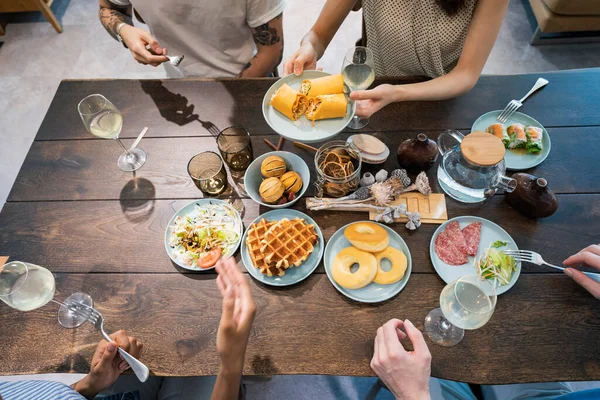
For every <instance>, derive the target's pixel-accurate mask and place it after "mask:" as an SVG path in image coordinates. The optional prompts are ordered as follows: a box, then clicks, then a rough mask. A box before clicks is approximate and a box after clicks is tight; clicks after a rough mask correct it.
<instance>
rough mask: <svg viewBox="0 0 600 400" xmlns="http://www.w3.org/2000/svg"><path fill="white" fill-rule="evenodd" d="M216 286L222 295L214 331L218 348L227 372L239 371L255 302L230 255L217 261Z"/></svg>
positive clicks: (242, 364) (254, 311) (242, 366)
mask: <svg viewBox="0 0 600 400" xmlns="http://www.w3.org/2000/svg"><path fill="white" fill-rule="evenodd" d="M216 269H217V272H218V273H219V276H218V277H217V286H218V287H219V290H220V291H221V294H222V295H223V314H222V315H221V323H220V324H219V331H218V332H217V352H218V353H219V358H220V360H221V367H222V369H223V370H224V371H226V372H233V373H239V374H241V373H242V369H243V368H244V356H245V354H246V346H247V344H248V336H249V335H250V329H251V328H252V321H254V315H255V314H256V305H255V304H254V300H253V299H252V294H251V293H250V287H249V286H248V280H247V279H246V277H244V275H243V274H242V272H241V271H240V270H239V268H238V266H237V264H236V262H235V260H234V259H233V258H230V257H229V258H225V259H221V260H220V261H219V262H218V263H217V267H216Z"/></svg>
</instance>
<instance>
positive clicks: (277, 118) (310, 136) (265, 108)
mask: <svg viewBox="0 0 600 400" xmlns="http://www.w3.org/2000/svg"><path fill="white" fill-rule="evenodd" d="M329 75H331V74H328V73H327V72H323V71H304V72H303V73H302V75H300V76H296V75H294V74H290V75H287V76H284V77H283V78H281V79H279V80H278V81H277V82H275V83H274V84H273V86H271V87H270V88H269V90H267V93H265V97H264V98H263V104H262V112H263V116H264V117H265V121H267V124H269V126H270V127H271V128H272V129H273V130H274V131H275V132H277V133H279V134H280V135H281V136H283V137H284V138H286V139H289V140H295V141H299V142H307V143H311V142H319V141H322V140H326V139H329V138H330V137H332V136H335V135H337V134H338V133H339V132H340V131H341V130H342V129H344V128H345V127H346V125H348V122H350V120H351V119H352V117H353V116H354V112H355V111H356V103H355V102H354V101H353V100H350V98H349V97H348V96H346V98H347V99H348V108H347V109H346V116H345V117H343V118H331V119H324V120H321V121H315V124H314V126H313V124H312V122H311V121H309V120H308V119H306V117H305V116H302V117H300V118H298V120H296V121H292V120H291V119H289V118H288V117H286V116H285V115H283V114H281V113H280V112H279V111H277V110H275V109H274V108H273V107H271V105H270V104H269V103H270V102H271V97H273V93H275V91H277V89H279V88H280V87H281V85H283V84H284V83H287V84H288V85H289V86H291V87H292V88H293V89H296V90H298V89H300V84H301V83H302V81H303V80H305V79H314V78H320V77H322V76H329Z"/></svg>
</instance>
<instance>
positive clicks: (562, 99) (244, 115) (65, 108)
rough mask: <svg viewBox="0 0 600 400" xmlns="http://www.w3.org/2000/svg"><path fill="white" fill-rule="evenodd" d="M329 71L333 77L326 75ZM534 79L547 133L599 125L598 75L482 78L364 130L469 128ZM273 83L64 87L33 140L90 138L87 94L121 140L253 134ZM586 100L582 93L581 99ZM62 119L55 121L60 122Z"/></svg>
mask: <svg viewBox="0 0 600 400" xmlns="http://www.w3.org/2000/svg"><path fill="white" fill-rule="evenodd" d="M330 72H332V73H335V72H337V71H330ZM539 76H543V77H545V78H547V79H548V80H549V81H550V84H549V85H547V86H546V87H544V88H543V89H542V90H541V91H540V92H538V93H536V94H534V95H533V96H532V97H530V98H529V99H528V100H527V102H526V103H525V105H524V106H523V108H522V111H523V112H525V113H527V114H529V115H531V116H532V117H534V118H535V119H537V120H538V121H539V122H540V123H541V124H543V125H545V126H546V127H556V126H582V125H583V126H585V125H600V115H599V114H598V113H597V112H596V110H595V107H593V106H591V105H594V104H599V103H600V90H598V89H599V88H600V79H599V76H600V69H598V68H594V69H587V70H580V71H572V72H571V71H567V72H562V71H561V72H545V73H542V74H539V73H536V74H527V75H511V76H482V77H481V78H480V79H479V82H478V83H477V85H476V86H475V87H474V88H473V90H471V91H470V92H469V93H467V94H466V95H464V96H461V97H458V98H456V99H451V100H444V101H431V102H404V103H395V104H392V105H390V106H388V107H385V108H384V109H383V110H382V111H380V112H378V113H377V114H375V116H373V118H371V122H370V123H369V126H368V128H367V129H366V130H374V131H379V130H384V131H393V130H400V129H411V130H438V129H470V127H471V125H472V124H473V122H474V121H475V120H476V119H477V118H478V117H479V116H480V115H482V114H484V113H486V112H488V111H491V110H501V109H503V108H504V107H505V106H506V104H507V103H508V102H509V101H510V100H511V99H515V98H521V97H522V96H523V95H524V94H525V93H527V91H528V90H529V88H531V86H533V84H534V83H535V81H536V79H537V78H538V77H539ZM415 81H417V79H415V78H385V79H382V78H378V79H376V81H375V85H378V84H381V83H392V84H401V83H410V82H415ZM274 82H275V79H267V78H264V79H244V80H238V79H223V80H216V81H212V80H194V79H191V80H165V81H158V80H141V81H140V80H89V81H79V80H78V81H63V82H62V83H61V84H60V86H59V88H58V90H57V92H56V95H55V97H54V100H53V101H52V104H51V105H50V108H49V109H48V113H47V114H46V118H45V119H44V121H43V123H42V125H41V127H40V130H39V133H38V136H37V139H38V140H53V139H74V138H90V137H91V135H90V134H89V133H87V132H86V130H85V129H84V127H83V124H82V123H81V120H80V118H79V115H78V113H77V104H78V103H79V101H80V100H81V99H83V98H84V97H85V96H87V95H90V94H93V93H103V94H104V95H105V96H106V97H107V98H108V99H110V100H111V101H112V102H113V103H114V104H115V105H116V106H117V108H119V109H120V110H121V111H122V112H123V116H124V125H123V132H122V137H136V136H137V134H138V133H139V132H140V131H141V130H142V128H143V127H144V126H149V127H150V128H151V129H150V131H149V132H148V135H149V136H166V137H171V136H174V135H177V136H197V135H210V134H211V133H212V132H214V131H215V129H216V131H217V132H218V131H219V130H220V129H224V128H226V127H228V126H231V125H237V124H241V125H243V126H245V127H246V128H247V129H248V130H249V131H250V132H251V133H254V134H269V133H273V131H272V130H271V129H270V128H269V127H268V125H267V124H266V122H265V121H264V119H263V118H262V115H261V114H262V111H261V104H262V99H263V97H264V94H265V93H266V91H267V90H268V88H269V87H270V86H271V85H272V84H273V83H274ZM584 93H585V95H582V94H584ZM58 116H60V117H58Z"/></svg>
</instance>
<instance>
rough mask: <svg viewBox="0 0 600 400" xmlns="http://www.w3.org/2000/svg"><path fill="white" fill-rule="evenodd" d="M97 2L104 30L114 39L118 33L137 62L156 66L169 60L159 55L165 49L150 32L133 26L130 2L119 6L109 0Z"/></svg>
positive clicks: (165, 50)
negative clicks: (149, 49) (147, 46)
mask: <svg viewBox="0 0 600 400" xmlns="http://www.w3.org/2000/svg"><path fill="white" fill-rule="evenodd" d="M98 4H99V5H100V12H99V16H100V22H101V23H102V25H103V26H104V28H105V29H106V31H107V32H108V33H109V34H110V35H111V36H112V37H113V38H115V39H117V33H120V35H121V38H122V39H123V43H124V44H125V46H127V48H128V49H129V50H130V51H131V55H133V58H134V59H135V60H136V61H137V62H139V63H140V64H150V65H152V66H153V67H156V66H158V65H160V64H161V63H163V62H165V61H168V60H169V59H168V58H167V57H165V56H164V55H161V54H167V49H163V48H161V47H160V45H159V44H158V42H157V41H156V39H154V37H153V36H152V35H151V34H150V32H146V31H145V30H143V29H139V28H136V27H134V26H133V23H132V20H131V15H132V7H131V4H130V5H127V6H119V5H116V4H113V3H111V1H110V0H98ZM123 23H124V24H125V25H123V26H122V27H121V29H120V31H119V26H121V24H123ZM146 45H150V47H151V48H152V51H153V52H154V54H152V53H151V52H149V51H148V50H147V49H146Z"/></svg>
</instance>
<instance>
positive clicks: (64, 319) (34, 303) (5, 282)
mask: <svg viewBox="0 0 600 400" xmlns="http://www.w3.org/2000/svg"><path fill="white" fill-rule="evenodd" d="M55 288H56V286H55V281H54V275H52V273H51V272H50V271H48V270H47V269H46V268H43V267H40V266H39V265H35V264H29V263H25V262H21V261H12V262H9V263H7V264H5V265H4V266H2V267H0V300H2V301H3V302H5V303H6V304H8V305H9V306H10V307H12V308H14V309H17V310H19V311H31V310H35V309H37V308H40V307H42V306H44V305H46V304H47V303H49V302H50V301H53V302H55V303H57V304H60V309H59V310H58V322H59V323H60V324H61V325H62V326H64V327H65V328H76V327H78V326H80V325H82V324H83V323H84V322H85V321H86V319H85V318H83V317H81V316H79V315H77V314H75V313H73V312H72V311H71V310H70V308H69V305H70V304H74V303H80V304H84V305H86V306H88V307H92V305H93V302H92V298H91V297H90V296H89V295H87V294H85V293H74V294H72V295H71V296H69V297H67V299H66V300H65V301H64V302H60V301H58V300H54V291H55Z"/></svg>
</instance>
